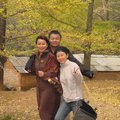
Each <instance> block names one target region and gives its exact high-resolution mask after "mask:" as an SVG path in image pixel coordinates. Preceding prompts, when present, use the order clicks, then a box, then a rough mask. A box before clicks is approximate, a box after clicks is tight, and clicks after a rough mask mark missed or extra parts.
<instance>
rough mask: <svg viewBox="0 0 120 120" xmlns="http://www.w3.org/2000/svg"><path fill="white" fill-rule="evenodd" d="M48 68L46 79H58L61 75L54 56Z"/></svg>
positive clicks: (50, 59)
mask: <svg viewBox="0 0 120 120" xmlns="http://www.w3.org/2000/svg"><path fill="white" fill-rule="evenodd" d="M48 60H49V61H48V62H47V66H49V68H48V70H47V71H45V72H44V78H53V77H58V75H59V63H58V62H57V60H56V58H55V57H54V56H52V57H50V58H49V59H48Z"/></svg>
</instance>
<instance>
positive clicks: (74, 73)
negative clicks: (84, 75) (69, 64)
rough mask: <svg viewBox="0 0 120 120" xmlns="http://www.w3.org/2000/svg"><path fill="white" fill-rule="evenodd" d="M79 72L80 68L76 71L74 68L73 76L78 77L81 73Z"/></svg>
mask: <svg viewBox="0 0 120 120" xmlns="http://www.w3.org/2000/svg"><path fill="white" fill-rule="evenodd" d="M78 70H79V68H77V69H76V68H75V67H74V71H73V75H74V76H76V75H78V74H79V71H78Z"/></svg>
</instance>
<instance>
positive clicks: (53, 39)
mask: <svg viewBox="0 0 120 120" xmlns="http://www.w3.org/2000/svg"><path fill="white" fill-rule="evenodd" d="M60 41H61V38H60V35H59V34H51V35H50V38H49V42H50V45H51V46H53V47H57V46H59V45H60Z"/></svg>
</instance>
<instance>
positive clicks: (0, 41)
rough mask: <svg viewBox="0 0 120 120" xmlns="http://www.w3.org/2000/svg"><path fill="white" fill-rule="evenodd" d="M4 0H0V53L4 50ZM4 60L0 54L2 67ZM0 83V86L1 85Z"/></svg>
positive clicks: (0, 72)
mask: <svg viewBox="0 0 120 120" xmlns="http://www.w3.org/2000/svg"><path fill="white" fill-rule="evenodd" d="M5 3H6V1H0V9H3V12H2V13H0V53H1V52H2V51H3V50H4V46H5V32H6V16H5V15H6V7H5ZM4 62H5V57H4V56H2V55H0V65H1V66H2V67H3V66H4ZM2 67H0V84H1V85H2V83H3V73H4V71H3V68H2ZM1 85H0V86H1Z"/></svg>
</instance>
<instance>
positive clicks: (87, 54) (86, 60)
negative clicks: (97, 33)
mask: <svg viewBox="0 0 120 120" xmlns="http://www.w3.org/2000/svg"><path fill="white" fill-rule="evenodd" d="M93 8H94V0H92V1H91V2H90V3H89V6H88V17H87V28H86V32H87V33H88V35H90V34H91V32H92V25H93V23H92V22H93ZM90 45H91V44H88V45H87V47H89V48H90ZM90 64H91V53H90V51H85V52H84V65H85V66H86V68H87V69H89V70H90Z"/></svg>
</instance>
